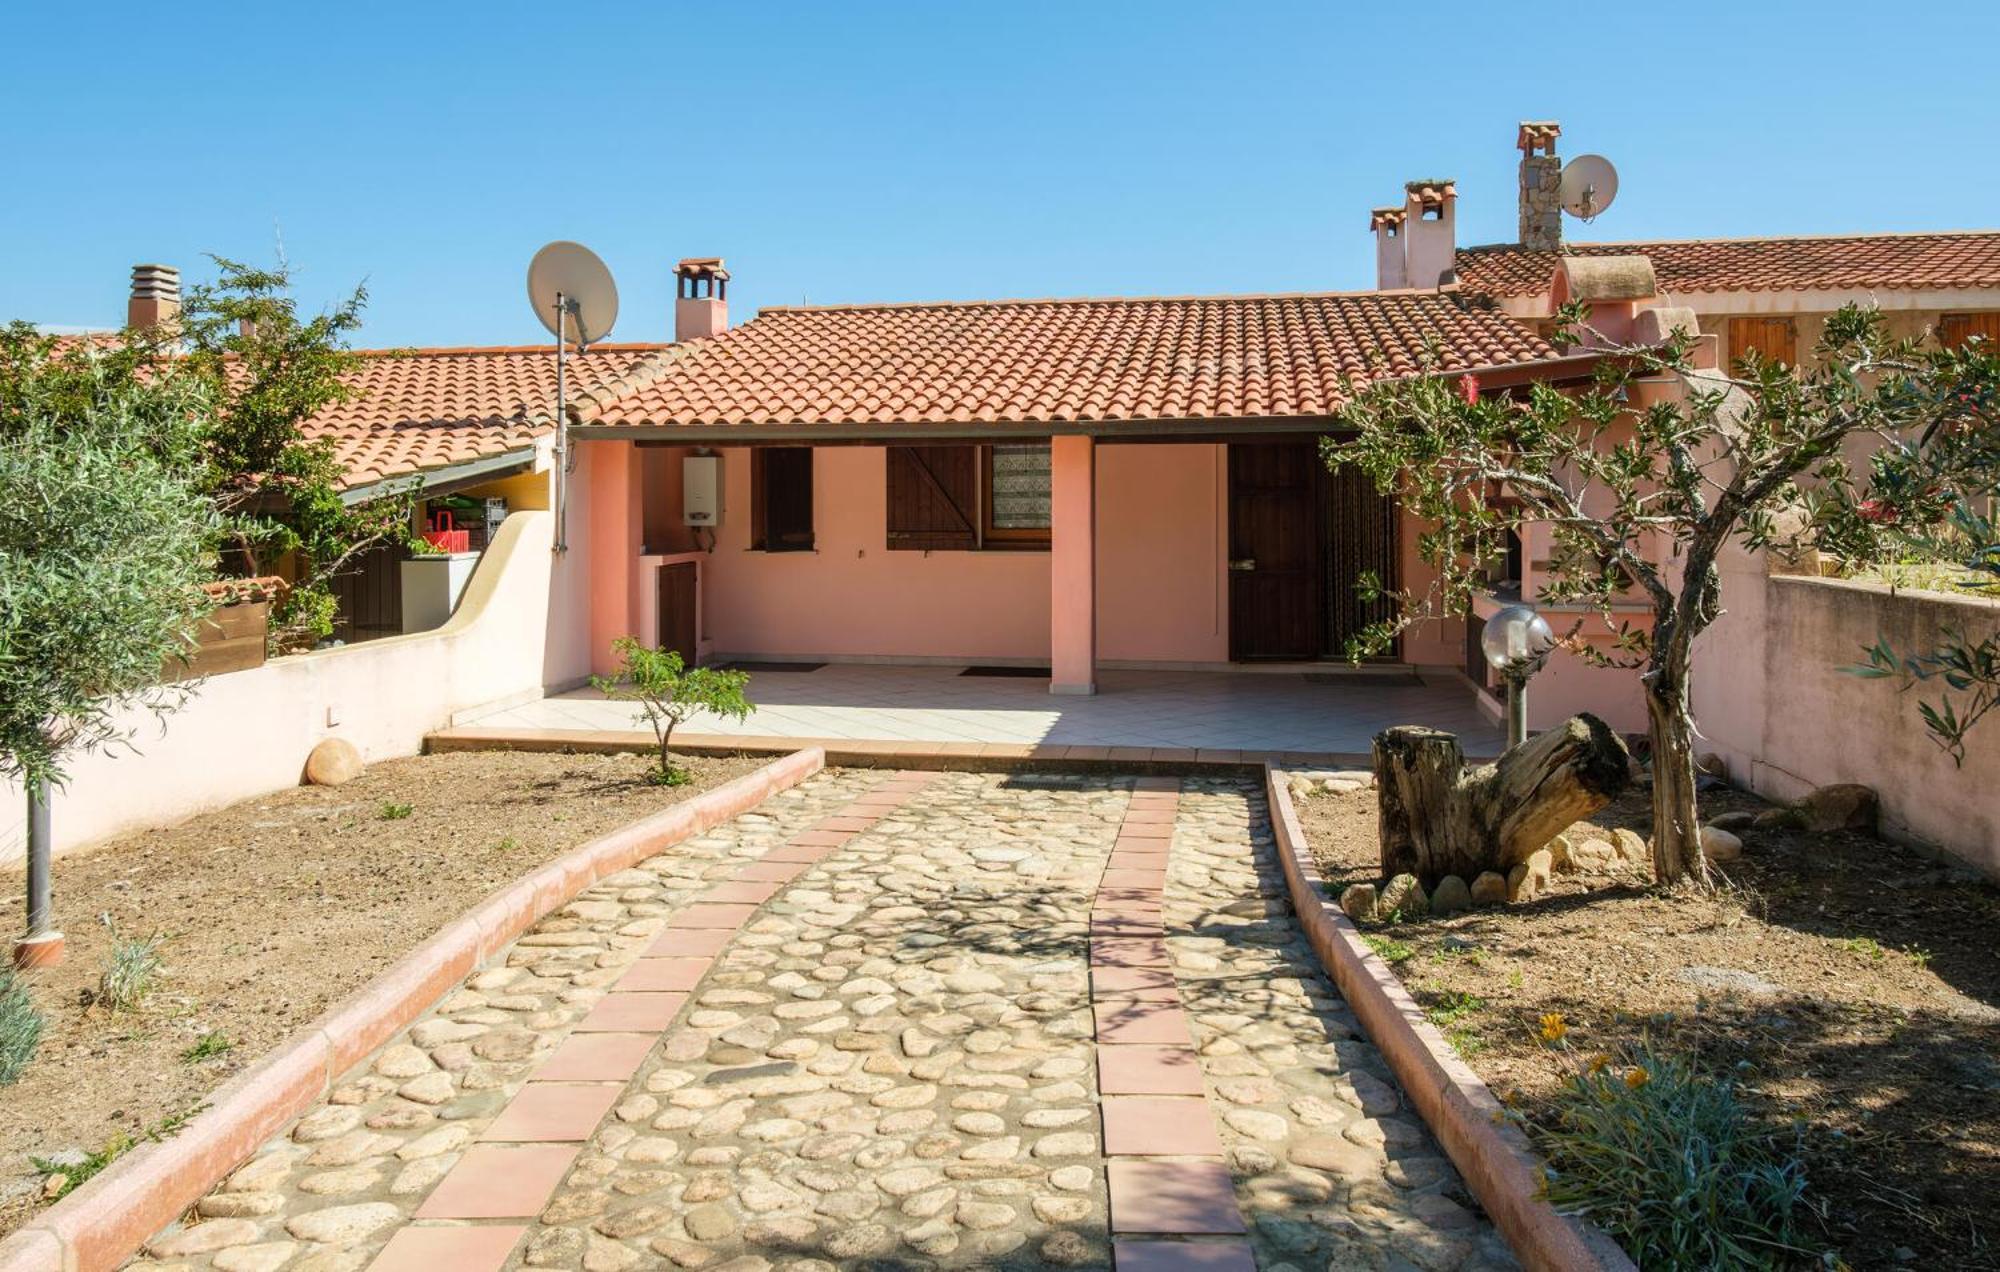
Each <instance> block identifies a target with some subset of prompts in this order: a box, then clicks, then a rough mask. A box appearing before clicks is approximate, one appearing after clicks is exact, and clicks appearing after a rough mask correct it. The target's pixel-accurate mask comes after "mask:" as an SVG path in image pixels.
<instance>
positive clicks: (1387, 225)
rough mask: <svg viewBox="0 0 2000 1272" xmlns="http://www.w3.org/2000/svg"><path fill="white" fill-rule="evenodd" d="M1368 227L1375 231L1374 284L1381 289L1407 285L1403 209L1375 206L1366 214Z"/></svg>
mask: <svg viewBox="0 0 2000 1272" xmlns="http://www.w3.org/2000/svg"><path fill="white" fill-rule="evenodd" d="M1368 228H1369V229H1371V230H1373V231H1375V286H1376V287H1377V288H1379V289H1381V290H1383V291H1390V290H1393V289H1395V288H1398V287H1408V286H1409V285H1410V276H1409V274H1408V272H1407V271H1405V270H1404V268H1403V209H1401V208H1376V209H1375V210H1374V211H1373V212H1370V213H1369V214H1368Z"/></svg>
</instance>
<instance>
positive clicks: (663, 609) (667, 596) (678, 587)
mask: <svg viewBox="0 0 2000 1272" xmlns="http://www.w3.org/2000/svg"><path fill="white" fill-rule="evenodd" d="M660 648H661V649H672V650H676V651H678V652H679V654H680V656H681V661H682V662H683V663H685V664H686V665H687V666H690V667H692V666H694V656H695V565H694V562H692V561H681V562H677V563H675V564H673V565H663V566H661V567H660Z"/></svg>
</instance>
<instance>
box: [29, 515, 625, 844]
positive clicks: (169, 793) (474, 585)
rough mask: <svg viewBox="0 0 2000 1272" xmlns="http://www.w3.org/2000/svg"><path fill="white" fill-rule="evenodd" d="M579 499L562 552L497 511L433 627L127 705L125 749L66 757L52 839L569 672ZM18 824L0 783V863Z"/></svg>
mask: <svg viewBox="0 0 2000 1272" xmlns="http://www.w3.org/2000/svg"><path fill="white" fill-rule="evenodd" d="M580 512H581V509H580V508H579V509H575V510H573V512H572V516H571V531H572V533H571V535H570V542H571V551H570V553H569V554H568V555H567V556H566V557H562V558H558V557H556V556H554V555H553V554H552V553H551V552H550V544H551V542H552V535H553V528H554V523H553V520H552V514H550V513H548V512H539V511H528V512H517V513H514V514H513V515H512V516H509V517H508V518H507V520H506V522H505V523H504V524H503V525H502V526H501V528H500V532H499V534H498V535H496V536H495V538H494V541H493V544H492V546H491V547H489V548H488V549H487V552H486V555H485V557H484V558H483V559H482V560H481V561H480V563H479V568H478V569H477V570H476V571H474V573H473V576H472V579H471V581H470V582H469V583H467V584H466V589H465V595H464V597H463V598H462V599H461V601H460V603H459V607H458V610H457V612H456V613H454V614H453V615H452V617H451V619H450V621H449V622H447V623H446V624H445V625H444V626H442V627H440V628H437V629H436V630H435V631H429V632H420V633H416V634H414V635H409V636H398V637H391V638H388V639H385V640H378V641H369V642H367V643H364V644H358V645H350V646H345V647H343V648H339V649H328V650H320V651H316V652H313V653H308V654H299V655H295V656H292V657H288V658H278V659H274V660H272V661H270V662H267V663H265V664H264V665H263V666H262V667H258V668H254V669H251V670H248V671H239V672H234V673H231V674H229V675H224V676H216V677H213V678H211V679H209V680H206V681H203V682H202V683H201V685H200V686H199V688H198V689H197V690H196V692H195V696H194V697H193V699H192V700H190V701H189V702H188V703H187V704H186V705H184V706H183V707H182V708H181V709H180V710H178V711H176V712H174V713H173V714H172V715H169V716H167V717H166V718H165V719H164V720H163V721H160V720H154V719H153V718H152V717H151V716H150V715H148V714H147V713H145V712H132V713H131V714H130V717H129V722H130V724H131V726H132V728H133V730H134V732H133V747H134V748H136V749H128V748H122V747H121V748H119V749H118V750H117V751H115V752H112V753H105V754H93V755H86V756H82V757H80V758H79V759H77V760H76V761H75V762H74V763H73V764H72V765H71V767H70V780H69V783H68V786H67V787H66V788H65V789H62V790H59V791H57V792H56V795H55V799H54V804H53V809H52V813H53V824H54V831H55V847H56V851H57V852H59V853H60V852H63V851H67V850H69V849H72V848H76V847H78V846H81V845H85V844H90V843H95V842H97V841H99V840H102V839H106V838H108V837H110V836H113V835H117V834H121V833H123V832H126V831H130V830H135V829H141V828H145V827H151V826H164V825H169V824H172V823H173V822H176V821H179V820H181V819H182V818H185V817H189V816H192V815H193V814H195V813H198V812H202V811H204V810H207V809H211V808H217V807H220V806H222V805H225V804H229V803H233V802H235V801H237V800H240V799H247V798H249V797H251V796H255V795H261V794H264V793H266V792H269V791H273V790H278V789H281V788H284V787H288V786H296V785H297V784H298V783H299V781H300V778H301V775H302V773H303V770H304V767H305V761H306V756H307V754H308V753H309V752H310V751H311V750H312V748H313V747H314V746H315V745H316V744H318V742H319V741H320V740H321V739H322V738H327V737H343V738H346V739H347V740H348V741H350V742H352V743H354V745H355V746H356V747H358V748H360V751H361V754H362V756H363V757H364V758H366V759H368V760H370V761H373V760H380V759H387V758H390V757H393V756H401V755H414V754H416V753H417V751H418V750H419V749H420V748H421V747H422V745H423V739H424V735H425V734H426V733H428V732H430V731H431V730H433V729H437V728H441V727H443V726H445V725H447V724H449V723H450V721H451V718H452V716H453V714H454V713H457V712H461V711H466V710H469V709H470V708H472V707H476V706H480V705H482V704H485V703H490V702H494V701H498V700H504V699H507V698H510V697H515V696H525V695H539V694H540V693H541V691H542V688H543V686H544V685H552V684H564V683H569V682H574V681H576V680H577V679H579V678H580V677H582V676H583V675H584V674H585V667H584V664H585V661H586V658H587V651H586V640H587V636H586V634H585V632H584V630H583V619H584V618H585V616H586V615H587V606H586V605H585V603H584V595H583V583H582V576H583V575H584V573H585V571H584V569H583V559H584V558H585V556H586V555H587V548H588V542H587V532H588V526H587V522H588V518H587V517H584V516H581V515H577V514H578V513H580ZM25 822H26V812H25V801H24V798H23V795H22V792H21V788H20V786H19V785H18V784H17V783H12V782H9V783H5V784H0V863H6V862H12V861H14V860H16V859H18V858H19V857H21V856H22V855H23V853H24V851H25V847H26V830H25Z"/></svg>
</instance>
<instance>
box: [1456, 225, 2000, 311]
mask: <svg viewBox="0 0 2000 1272" xmlns="http://www.w3.org/2000/svg"><path fill="white" fill-rule="evenodd" d="M1560 255H1571V256H1634V255H1643V256H1648V257H1651V258H1652V261H1653V268H1654V270H1655V271H1656V272H1657V273H1658V275H1659V280H1660V289H1661V291H1662V293H1663V294H1666V295H1673V294H1675V293H1680V292H1722V291H1822V290H1824V291H1851V290H1869V289H1877V290H1897V291H1905V290H1907V291H1926V290H1938V289H1946V288H1966V287H2000V230H1966V231H1960V232H1956V233H1940V234H1867V235H1855V236H1851V237H1839V236H1832V237H1818V238H1754V239H1688V240H1684V241H1679V242H1654V243H1567V244H1564V245H1563V248H1562V251H1561V252H1560V253H1557V252H1538V251H1531V250H1530V249H1528V248H1525V247H1522V246H1520V245H1519V244H1517V243H1499V244H1494V245H1492V246H1488V247H1467V248H1461V249H1459V253H1458V261H1457V267H1458V280H1459V283H1460V285H1461V286H1463V287H1464V288H1465V289H1466V290H1467V291H1471V292H1476V293H1482V294H1485V295H1489V296H1538V295H1542V294H1544V293H1546V292H1547V291H1548V290H1549V283H1550V280H1552V279H1553V278H1554V277H1555V270H1556V261H1557V258H1558V256H1560Z"/></svg>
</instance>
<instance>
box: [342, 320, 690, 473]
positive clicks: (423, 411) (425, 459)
mask: <svg viewBox="0 0 2000 1272" xmlns="http://www.w3.org/2000/svg"><path fill="white" fill-rule="evenodd" d="M672 347H673V346H671V345H656V344H619V345H613V344H601V345H597V346H594V347H593V348H591V349H590V350H589V351H588V352H587V353H584V354H581V355H574V354H573V355H571V357H570V358H569V388H570V392H571V394H572V395H573V396H572V399H571V400H572V401H573V402H577V403H579V404H580V405H582V406H584V407H588V406H589V405H591V404H592V403H593V400H594V398H595V397H596V396H597V395H600V394H608V393H612V392H616V391H617V390H618V389H619V388H620V387H622V386H624V385H626V384H629V383H637V382H639V381H641V380H643V379H644V376H645V374H646V373H648V372H649V371H651V370H652V369H654V365H655V364H657V363H660V362H663V361H664V360H665V359H664V353H663V351H665V350H668V349H671V348H672ZM351 382H352V383H353V385H354V387H355V388H356V390H357V393H356V396H355V397H353V398H352V399H350V400H348V401H346V402H337V403H334V404H333V405H331V406H328V407H325V408H323V409H322V410H320V411H319V412H318V413H317V414H316V415H314V416H313V417H312V418H311V419H309V420H307V421H306V423H305V427H304V432H305V434H306V436H308V437H313V438H320V437H325V438H331V439H332V440H333V443H334V452H335V454H336V455H337V456H338V457H339V459H340V461H341V463H343V464H344V465H346V467H347V485H349V486H361V485H367V484H369V483H371V482H376V481H380V480H382V479H383V478H385V477H398V476H402V475H404V474H406V473H415V472H422V471H424V470H426V469H431V468H439V467H443V466H445V465H449V464H459V463H464V462H466V461H468V460H474V459H482V458H486V457H488V456H493V455H500V454H505V453H506V452H508V451H513V450H522V449H525V448H527V447H528V446H530V445H532V444H533V443H534V440H535V439H536V438H537V437H540V436H541V435H543V434H544V433H546V432H548V431H549V429H550V427H551V424H552V422H553V419H554V416H555V396H556V361H555V351H554V349H553V348H551V347H550V346H548V345H525V346H519V347H497V348H472V349H404V350H397V349H389V350H380V351H369V352H364V353H363V354H362V355H361V365H360V367H359V369H358V370H357V371H356V372H355V374H354V376H353V379H352V381H351Z"/></svg>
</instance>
